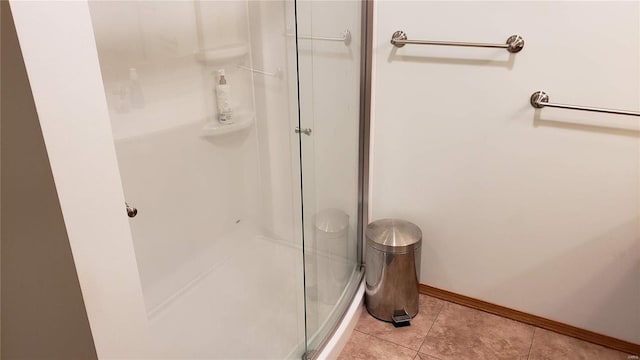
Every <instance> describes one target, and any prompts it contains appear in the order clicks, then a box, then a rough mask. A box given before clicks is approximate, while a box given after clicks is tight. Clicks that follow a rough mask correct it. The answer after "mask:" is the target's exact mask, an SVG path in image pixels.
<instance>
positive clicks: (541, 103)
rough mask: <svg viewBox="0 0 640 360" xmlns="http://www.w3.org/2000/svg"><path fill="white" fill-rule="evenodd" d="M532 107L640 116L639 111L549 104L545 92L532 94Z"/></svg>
mask: <svg viewBox="0 0 640 360" xmlns="http://www.w3.org/2000/svg"><path fill="white" fill-rule="evenodd" d="M529 101H530V102H531V106H533V107H534V108H536V109H542V108H543V107H547V106H548V107H553V108H560V109H570V110H583V111H592V112H599V113H607V114H616V115H630V116H640V112H638V111H628V110H614V109H603V108H596V107H590V106H579V105H566V104H556V103H550V102H549V95H548V94H547V93H546V92H544V91H536V92H534V93H533V94H531V99H530V100H529Z"/></svg>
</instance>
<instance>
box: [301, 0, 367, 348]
mask: <svg viewBox="0 0 640 360" xmlns="http://www.w3.org/2000/svg"><path fill="white" fill-rule="evenodd" d="M294 1H295V0H294ZM374 1H375V0H361V20H360V27H361V49H360V84H359V85H360V90H359V94H360V103H359V106H358V109H359V119H358V121H359V123H358V199H357V201H358V208H357V217H358V218H357V221H358V226H357V234H356V263H357V270H358V271H359V274H358V278H357V282H358V283H361V282H362V281H363V279H364V269H365V263H364V259H365V258H364V242H365V238H364V234H365V229H366V227H367V225H368V223H369V199H370V194H369V162H370V144H371V142H370V136H371V105H372V104H371V95H372V86H373V85H372V84H373V82H372V74H373V68H372V66H373V34H374V32H373V30H374V29H373V21H374ZM296 31H297V26H296ZM296 51H297V49H296ZM298 125H300V118H299V119H298ZM357 289H358V287H354V292H353V294H352V295H351V296H350V297H349V303H353V302H354V301H360V299H356V298H355V297H356V294H357ZM305 297H306V294H305ZM305 302H306V300H305ZM346 312H347V309H345V312H344V313H343V314H341V315H340V317H339V321H337V322H336V323H335V324H334V325H333V327H332V328H331V330H330V331H329V332H328V333H327V335H326V336H325V338H324V339H322V341H321V342H320V343H319V344H318V347H317V348H316V349H309V348H308V346H309V343H308V341H309V340H308V337H307V335H308V334H307V335H305V339H306V340H305V348H306V352H305V353H304V354H303V355H302V359H303V360H315V359H317V358H318V356H319V355H320V353H321V351H322V349H324V348H325V346H327V344H328V342H329V341H330V340H331V339H332V338H333V337H334V335H335V334H336V331H337V330H338V327H339V326H340V324H341V323H342V322H343V321H345V315H346ZM306 331H308V329H306V326H305V332H306Z"/></svg>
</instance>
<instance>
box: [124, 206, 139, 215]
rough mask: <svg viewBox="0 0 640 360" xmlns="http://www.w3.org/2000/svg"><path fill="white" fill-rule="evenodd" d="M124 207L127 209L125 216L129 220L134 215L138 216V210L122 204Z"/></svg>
mask: <svg viewBox="0 0 640 360" xmlns="http://www.w3.org/2000/svg"><path fill="white" fill-rule="evenodd" d="M124 206H125V207H126V208H127V216H129V217H130V218H132V217H136V215H138V209H136V208H134V207H133V206H131V205H129V204H127V203H124Z"/></svg>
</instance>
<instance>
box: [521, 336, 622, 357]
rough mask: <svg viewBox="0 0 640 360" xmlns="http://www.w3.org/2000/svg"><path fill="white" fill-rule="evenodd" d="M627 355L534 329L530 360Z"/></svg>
mask: <svg viewBox="0 0 640 360" xmlns="http://www.w3.org/2000/svg"><path fill="white" fill-rule="evenodd" d="M627 358H628V357H627V354H625V353H622V352H619V351H616V350H612V349H608V348H605V347H603V346H600V345H595V344H591V343H588V342H586V341H582V340H578V339H575V338H572V337H569V336H565V335H560V334H558V333H554V332H552V331H548V330H544V329H536V333H535V335H534V336H533V345H532V346H531V355H530V356H529V359H530V360H547V359H548V360H556V359H563V360H591V359H593V360H609V359H624V360H626V359H627Z"/></svg>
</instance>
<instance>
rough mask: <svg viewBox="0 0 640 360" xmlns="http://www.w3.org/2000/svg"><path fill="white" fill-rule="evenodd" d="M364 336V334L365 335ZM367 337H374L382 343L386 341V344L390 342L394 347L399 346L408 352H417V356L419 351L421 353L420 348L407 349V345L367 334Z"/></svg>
mask: <svg viewBox="0 0 640 360" xmlns="http://www.w3.org/2000/svg"><path fill="white" fill-rule="evenodd" d="M363 334H364V333H363ZM366 335H369V336H371V337H374V338H376V339H378V340H381V341H384V342H388V343H389V344H393V345H397V346H400V347H403V348H405V349H407V350H411V351H415V352H416V354H417V353H418V351H419V348H418V350H416V349H412V348H410V347H407V346H405V345H402V344H398V343H395V342H393V341H391V340H387V339H383V338H381V337H378V336H376V335H372V334H366Z"/></svg>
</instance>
